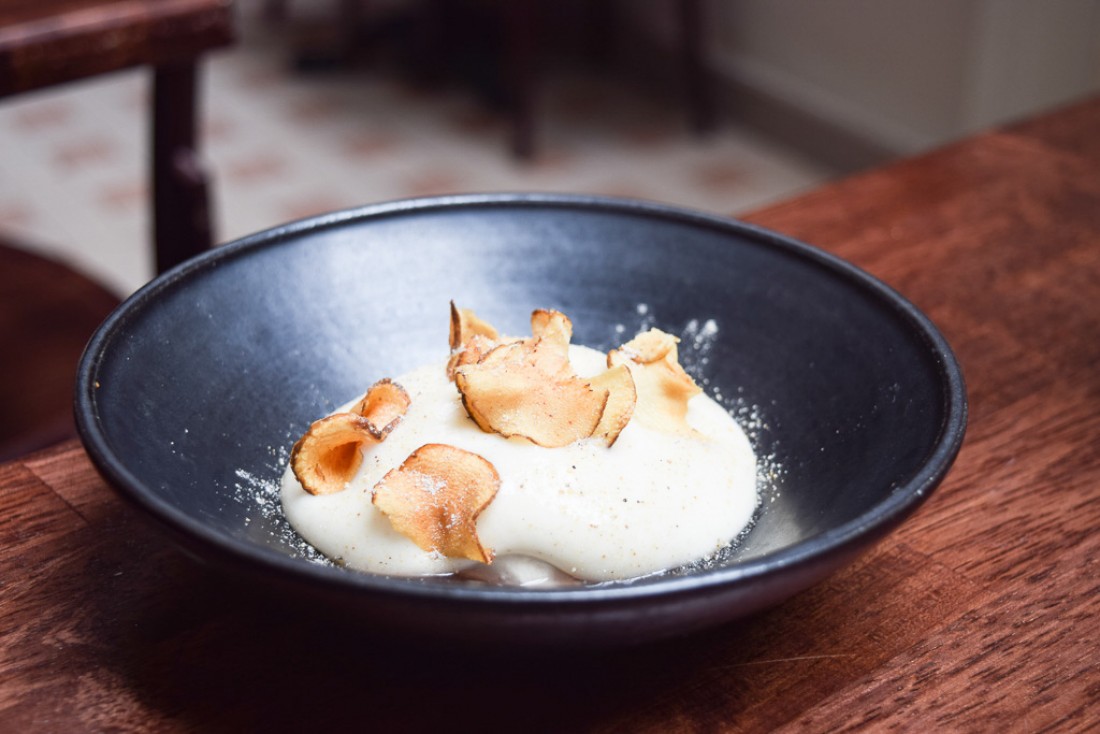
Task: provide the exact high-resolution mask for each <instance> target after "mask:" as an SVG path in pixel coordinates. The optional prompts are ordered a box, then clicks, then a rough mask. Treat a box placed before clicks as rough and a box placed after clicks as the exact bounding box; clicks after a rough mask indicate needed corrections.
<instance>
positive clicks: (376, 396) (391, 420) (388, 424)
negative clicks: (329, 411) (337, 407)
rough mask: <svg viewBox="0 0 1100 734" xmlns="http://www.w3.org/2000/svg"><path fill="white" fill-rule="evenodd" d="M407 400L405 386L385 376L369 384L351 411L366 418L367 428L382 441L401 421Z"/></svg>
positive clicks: (375, 437) (407, 403)
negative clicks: (364, 393) (368, 387)
mask: <svg viewBox="0 0 1100 734" xmlns="http://www.w3.org/2000/svg"><path fill="white" fill-rule="evenodd" d="M409 402H410V400H409V394H408V393H407V392H405V388H403V387H401V386H400V385H398V384H397V383H396V382H394V381H393V380H391V379H389V378H388V377H386V378H383V379H381V380H379V381H378V382H376V383H374V384H373V385H371V386H370V389H369V390H367V394H366V395H364V396H363V399H362V400H360V401H359V404H358V405H356V406H355V408H354V409H352V412H353V413H356V414H358V415H361V416H363V417H364V418H366V419H367V430H368V431H370V434H371V436H373V437H374V439H375V440H376V441H384V440H385V439H386V436H388V435H390V431H392V430H393V429H394V428H395V427H397V424H398V423H400V422H401V418H402V416H404V415H405V411H406V410H408V409H409Z"/></svg>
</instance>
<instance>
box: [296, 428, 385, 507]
mask: <svg viewBox="0 0 1100 734" xmlns="http://www.w3.org/2000/svg"><path fill="white" fill-rule="evenodd" d="M367 443H374V438H373V437H372V435H371V432H370V421H368V420H367V419H366V418H364V417H363V416H361V415H357V414H355V413H336V414H334V415H330V416H328V417H327V418H322V419H321V420H319V421H314V422H313V425H311V426H310V427H309V430H308V431H306V433H305V435H304V436H302V437H301V438H300V439H298V442H297V443H295V444H294V448H293V449H291V452H290V467H291V469H292V470H293V471H294V476H296V477H297V478H298V481H299V482H300V483H301V485H302V488H303V489H305V490H306V491H307V492H309V493H310V494H335V493H336V492H340V491H342V490H343V489H344V487H346V486H347V483H348V481H349V480H351V478H352V477H353V476H355V472H356V471H358V470H359V465H360V464H361V463H362V461H363V455H362V453H361V452H360V449H361V448H362V446H363V445H364V444H367Z"/></svg>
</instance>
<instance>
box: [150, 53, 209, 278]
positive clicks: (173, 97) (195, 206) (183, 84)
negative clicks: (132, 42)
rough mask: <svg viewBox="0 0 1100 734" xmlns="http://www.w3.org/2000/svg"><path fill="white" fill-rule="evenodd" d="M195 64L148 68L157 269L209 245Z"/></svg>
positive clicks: (207, 247) (160, 269) (154, 237)
mask: <svg viewBox="0 0 1100 734" xmlns="http://www.w3.org/2000/svg"><path fill="white" fill-rule="evenodd" d="M197 73H198V72H197V68H196V65H195V64H194V63H188V64H173V65H166V66H158V67H156V68H155V69H154V70H153V114H152V127H153V130H152V136H151V137H152V147H153V151H152V153H153V156H152V158H153V171H152V179H153V241H154V244H155V248H156V269H157V272H158V273H162V272H164V271H165V270H167V269H169V268H171V267H173V266H175V265H178V264H179V263H181V262H183V261H184V260H186V259H188V258H190V257H192V256H194V255H197V254H199V253H200V252H204V251H206V250H208V249H209V248H210V246H211V244H212V241H213V238H212V236H211V228H210V206H209V200H208V195H207V178H206V174H205V172H204V171H203V169H202V162H201V161H200V160H199V156H198V151H197V148H196V138H197V133H196V128H197V117H198V109H197V96H196V81H197Z"/></svg>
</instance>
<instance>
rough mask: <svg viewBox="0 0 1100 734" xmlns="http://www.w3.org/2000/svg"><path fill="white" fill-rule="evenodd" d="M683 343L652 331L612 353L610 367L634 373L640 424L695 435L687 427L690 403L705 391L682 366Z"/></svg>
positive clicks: (661, 332)
mask: <svg viewBox="0 0 1100 734" xmlns="http://www.w3.org/2000/svg"><path fill="white" fill-rule="evenodd" d="M679 341H680V340H679V339H677V338H676V337H674V336H672V335H671V334H666V333H665V332H663V331H660V330H659V329H651V330H649V331H648V332H646V333H644V334H639V335H638V336H637V337H635V338H634V339H632V340H631V341H629V342H627V343H626V344H624V345H623V346H622V347H620V348H619V349H613V350H611V351H610V352H608V355H607V364H608V366H610V367H615V366H618V365H626V366H627V367H628V368H629V369H630V374H631V376H633V378H634V387H635V388H636V390H637V393H638V400H637V405H636V406H635V409H634V417H635V418H637V420H638V422H639V423H641V424H642V425H645V426H648V427H650V428H654V429H657V430H661V431H669V432H685V433H694V432H695V431H694V429H692V428H691V427H690V426H689V425H688V423H687V410H688V400H690V399H691V398H692V397H694V396H695V395H698V394H699V393H701V392H702V389H701V388H700V387H699V386H698V385H696V384H695V381H694V380H692V379H691V376H690V375H688V373H686V372H684V368H683V367H681V366H680V361H679V355H678V351H677V348H676V343H677V342H679Z"/></svg>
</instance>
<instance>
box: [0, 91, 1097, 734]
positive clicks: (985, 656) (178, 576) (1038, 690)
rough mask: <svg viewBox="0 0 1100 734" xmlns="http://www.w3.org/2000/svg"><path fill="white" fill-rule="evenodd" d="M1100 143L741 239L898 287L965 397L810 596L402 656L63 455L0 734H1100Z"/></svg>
mask: <svg viewBox="0 0 1100 734" xmlns="http://www.w3.org/2000/svg"><path fill="white" fill-rule="evenodd" d="M1097 130H1100V99H1097V100H1089V101H1086V102H1083V103H1081V104H1079V105H1077V106H1074V107H1070V108H1067V109H1064V110H1060V111H1056V112H1054V113H1052V114H1050V115H1048V116H1045V117H1042V118H1039V119H1036V120H1033V121H1029V122H1024V123H1021V124H1019V125H1015V126H1011V127H1007V128H1002V129H999V130H994V131H991V132H989V133H986V134H982V135H979V136H976V137H974V138H971V139H968V140H965V141H962V142H960V143H957V144H955V145H951V146H949V147H946V148H943V149H940V150H937V151H934V152H932V153H930V154H927V155H923V156H920V157H917V158H913V159H909V160H905V161H901V162H899V163H896V164H893V165H890V166H888V167H885V168H882V169H878V170H874V171H871V172H868V173H865V174H861V175H858V176H855V177H852V178H849V179H846V180H843V181H840V182H838V183H835V184H831V185H828V186H826V187H823V188H821V189H819V190H817V191H814V192H812V193H810V194H808V195H806V196H802V197H800V198H797V199H794V200H792V201H788V202H785V203H782V204H779V205H777V206H772V207H769V208H767V209H764V210H762V211H758V212H756V213H755V214H753V215H752V216H751V217H749V218H750V219H751V220H752V221H753V222H756V223H758V224H762V225H765V226H768V227H771V228H774V229H777V230H779V231H782V232H785V233H788V234H791V235H794V236H796V237H799V238H801V239H804V240H806V241H808V242H812V243H814V244H816V245H819V246H821V247H823V248H825V249H827V250H829V251H831V252H833V253H836V254H838V255H840V256H842V257H844V258H847V259H849V260H851V261H853V262H855V263H856V264H857V265H860V266H861V267H863V268H865V269H867V270H869V271H870V272H872V273H873V274H875V275H877V276H879V277H880V278H882V279H884V280H885V281H887V282H888V283H890V284H891V285H893V286H894V287H896V288H897V289H898V290H900V291H901V292H902V293H903V294H905V295H906V296H907V297H908V298H910V299H911V300H912V301H914V302H915V303H916V304H917V306H918V307H920V308H921V309H922V310H923V311H924V312H925V313H927V314H928V315H929V316H930V317H931V318H932V320H933V321H934V322H936V324H937V325H938V326H939V327H940V328H941V330H942V331H943V332H944V334H945V335H946V337H947V339H948V340H949V341H950V343H951V344H952V346H953V347H954V349H955V351H956V353H957V355H958V356H959V358H960V361H961V363H962V366H963V370H964V372H965V375H966V379H967V384H968V388H969V394H970V405H971V418H970V427H969V431H968V434H967V439H966V442H965V444H964V446H963V449H962V452H961V454H960V456H959V458H958V461H957V462H956V465H955V467H954V469H953V470H952V472H951V473H950V474H949V476H948V478H947V480H946V481H945V483H944V484H943V486H942V487H941V488H940V489H939V490H937V492H936V493H935V494H934V495H933V496H932V497H931V499H930V500H929V501H928V502H927V503H926V504H925V505H924V506H923V507H922V508H921V509H920V510H919V511H918V512H917V514H916V515H915V516H914V517H913V518H911V519H910V520H909V521H908V522H907V523H905V524H904V525H903V526H902V527H901V529H900V530H899V531H898V532H896V533H894V534H893V535H891V536H890V537H889V538H888V539H887V540H886V541H884V542H883V543H882V544H881V545H880V546H879V547H878V548H877V549H876V550H875V551H873V552H872V553H870V554H868V555H867V556H865V557H863V558H862V559H860V561H859V562H857V563H856V564H855V565H853V566H852V567H850V568H848V569H846V570H845V571H843V572H842V573H840V574H837V575H836V576H834V577H832V578H830V579H829V580H828V581H826V582H825V583H823V584H820V585H819V586H817V587H815V588H813V589H811V590H809V591H807V592H805V593H803V594H800V595H798V596H797V597H795V598H793V599H791V600H789V601H788V602H786V603H784V604H782V605H780V606H778V607H776V608H774V609H772V610H769V611H767V612H764V613H761V614H758V615H756V616H755V617H752V618H750V619H748V620H743V621H741V622H738V623H735V624H731V625H728V626H726V627H723V628H721V629H718V630H714V631H711V632H708V633H706V634H702V635H698V636H695V637H691V638H688V639H685V640H677V641H673V642H669V643H663V644H660V645H655V646H650V647H644V648H638V649H632V650H624V651H619V652H615V653H608V654H601V655H584V654H578V653H573V654H570V655H560V656H545V655H544V656H542V657H537V658H536V657H530V656H527V655H520V654H517V655H508V654H495V655H492V656H476V657H472V656H470V655H469V654H462V653H457V652H453V651H434V652H433V651H419V653H418V654H416V655H410V654H408V652H407V651H406V650H403V649H400V648H397V647H395V646H393V645H392V644H389V643H388V642H387V641H386V640H385V639H384V636H382V635H377V634H371V633H370V632H369V631H360V632H359V633H358V634H357V635H355V634H353V636H352V637H351V640H350V641H349V640H348V639H347V638H345V637H343V636H342V635H343V634H344V633H346V632H347V631H346V630H337V629H332V628H329V627H327V626H325V625H318V624H315V623H314V620H311V619H310V618H309V615H308V614H306V613H302V612H291V611H288V610H285V609H283V608H280V607H273V606H268V605H267V604H266V602H265V600H263V599H259V598H252V597H250V596H249V595H248V593H247V592H246V591H244V590H241V589H238V588H234V587H233V586H232V585H231V584H229V583H228V582H226V581H224V580H222V579H220V578H218V577H216V576H211V575H209V573H208V572H207V571H206V570H204V568H203V567H201V566H199V565H197V564H195V563H193V562H191V561H190V560H188V559H187V558H186V557H184V556H183V555H181V554H180V553H179V552H177V551H176V550H174V549H173V548H172V547H169V546H168V545H167V544H166V543H165V541H163V540H161V538H160V537H159V535H157V534H156V533H155V532H154V531H153V530H152V529H151V528H148V527H147V526H146V524H145V523H144V522H143V521H142V520H141V519H140V518H137V517H135V516H134V513H132V512H131V511H130V509H129V508H128V507H126V506H124V505H123V504H122V502H121V501H120V500H118V499H116V498H115V496H114V495H113V494H112V493H111V492H110V490H109V489H108V488H107V487H105V486H104V484H103V483H102V482H101V480H99V479H98V477H97V476H96V475H95V473H94V471H93V470H92V468H91V466H90V464H89V463H88V460H87V458H86V457H85V455H84V453H83V451H82V449H81V448H80V447H79V445H77V444H75V443H68V444H63V445H61V446H60V447H58V448H55V449H52V450H48V451H46V452H43V453H39V454H37V455H34V456H31V457H27V458H25V459H22V460H19V461H16V462H13V463H9V464H7V465H3V466H0V487H2V490H3V491H2V492H0V543H2V547H3V552H2V554H0V568H2V569H3V572H2V575H0V584H2V587H0V588H2V595H0V729H2V730H4V731H85V730H92V731H95V730H113V731H135V732H143V731H185V730H197V731H241V730H286V729H306V730H309V731H328V730H339V729H350V728H353V727H354V728H355V729H357V730H368V731H373V730H380V731H384V730H394V731H402V732H404V731H427V730H455V731H465V730H474V729H476V730H488V731H497V730H505V731H624V732H635V731H641V732H695V731H734V732H762V731H771V730H780V731H829V732H834V731H850V730H868V729H874V730H886V731H892V730H920V731H974V732H985V731H999V732H1017V731H1019V732H1038V731H1086V730H1090V729H1092V730H1095V729H1096V728H1097V727H1100V649H1098V647H1100V645H1098V642H1097V640H1098V639H1100V622H1098V613H1100V569H1098V566H1100V564H1098V559H1100V534H1098V533H1097V532H1095V529H1096V528H1097V527H1100V442H1098V440H1097V439H1098V437H1100V369H1098V368H1097V365H1098V362H1100V136H1098V135H1097V134H1096V131H1097ZM349 634H350V633H349Z"/></svg>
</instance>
